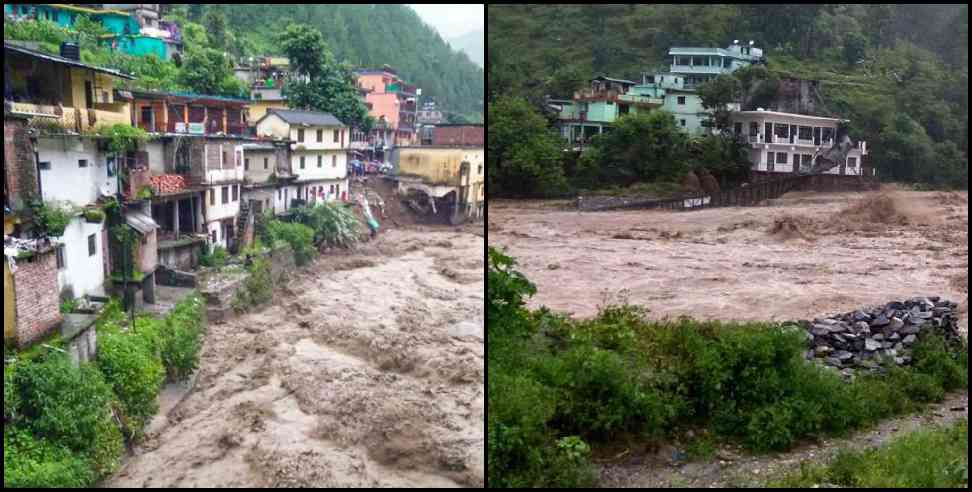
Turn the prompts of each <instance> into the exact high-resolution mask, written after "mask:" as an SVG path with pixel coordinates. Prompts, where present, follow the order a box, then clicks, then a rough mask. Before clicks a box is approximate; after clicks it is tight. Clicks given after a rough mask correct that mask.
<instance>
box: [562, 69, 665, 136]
mask: <svg viewBox="0 0 972 492" xmlns="http://www.w3.org/2000/svg"><path fill="white" fill-rule="evenodd" d="M662 97H663V96H662V94H661V93H660V92H659V91H658V90H657V88H655V87H652V86H648V85H644V84H642V85H638V84H637V83H636V82H632V81H630V80H623V79H614V78H610V77H604V76H599V77H595V78H594V79H592V80H591V87H590V88H585V89H582V90H580V91H576V92H575V93H574V98H573V99H572V100H565V99H549V100H548V105H550V107H551V108H552V109H554V110H555V111H557V113H558V126H559V128H560V132H561V136H563V137H564V139H565V140H567V141H568V142H570V143H572V144H581V145H582V144H583V143H585V142H587V141H589V140H590V138H591V137H593V136H594V135H597V134H600V133H603V132H604V129H605V128H608V127H610V126H611V125H612V124H614V122H615V120H617V119H618V118H619V117H621V116H624V115H626V114H631V113H638V112H640V111H649V110H651V109H653V108H658V107H660V106H661V105H662V102H663V99H662Z"/></svg>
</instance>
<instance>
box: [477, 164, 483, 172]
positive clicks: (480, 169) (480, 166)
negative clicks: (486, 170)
mask: <svg viewBox="0 0 972 492" xmlns="http://www.w3.org/2000/svg"><path fill="white" fill-rule="evenodd" d="M478 172H479V174H483V165H482V164H480V165H479V170H478Z"/></svg>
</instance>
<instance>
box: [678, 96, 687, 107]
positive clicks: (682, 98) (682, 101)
mask: <svg viewBox="0 0 972 492" xmlns="http://www.w3.org/2000/svg"><path fill="white" fill-rule="evenodd" d="M678 103H679V104H683V105H684V104H685V96H678Z"/></svg>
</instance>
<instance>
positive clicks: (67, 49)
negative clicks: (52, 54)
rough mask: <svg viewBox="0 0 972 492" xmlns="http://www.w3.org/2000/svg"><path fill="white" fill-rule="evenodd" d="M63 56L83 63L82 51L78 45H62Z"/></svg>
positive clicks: (65, 43) (66, 43)
mask: <svg viewBox="0 0 972 492" xmlns="http://www.w3.org/2000/svg"><path fill="white" fill-rule="evenodd" d="M61 56H62V57H64V58H69V59H71V60H77V61H81V50H80V49H78V44H77V43H68V42H64V43H61Z"/></svg>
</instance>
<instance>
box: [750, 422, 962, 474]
mask: <svg viewBox="0 0 972 492" xmlns="http://www.w3.org/2000/svg"><path fill="white" fill-rule="evenodd" d="M822 484H833V485H837V486H842V487H861V488H864V487H866V488H882V489H889V488H921V489H931V488H946V487H947V488H961V487H966V488H967V487H968V486H969V421H968V419H967V418H966V419H962V420H960V421H958V422H957V423H954V424H952V425H949V426H936V427H933V428H929V429H919V430H916V431H913V432H911V433H910V434H906V435H904V436H902V437H900V438H898V439H895V440H894V441H892V442H891V443H890V444H888V445H886V446H882V447H880V448H875V449H868V450H863V451H854V450H844V451H841V452H840V454H838V455H837V457H836V458H834V460H833V461H832V462H830V463H828V464H823V465H817V464H810V465H801V467H800V471H799V472H797V473H793V474H791V475H789V476H787V477H784V478H782V479H776V480H772V481H771V482H770V483H769V484H768V486H770V487H799V488H811V487H819V486H821V485H822Z"/></svg>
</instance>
